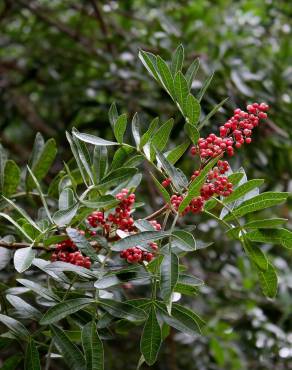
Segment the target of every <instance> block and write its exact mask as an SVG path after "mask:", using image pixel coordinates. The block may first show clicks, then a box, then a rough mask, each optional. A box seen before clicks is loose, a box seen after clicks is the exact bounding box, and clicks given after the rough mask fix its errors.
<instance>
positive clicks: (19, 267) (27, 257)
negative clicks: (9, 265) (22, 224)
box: [14, 246, 35, 272]
mask: <svg viewBox="0 0 292 370" xmlns="http://www.w3.org/2000/svg"><path fill="white" fill-rule="evenodd" d="M34 257H35V251H34V250H33V249H32V246H30V247H27V248H20V249H17V251H16V252H15V253H14V267H15V270H16V271H17V272H23V271H25V270H27V269H28V268H29V267H30V265H31V263H32V261H33V259H34Z"/></svg>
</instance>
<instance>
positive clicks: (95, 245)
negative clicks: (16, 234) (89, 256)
mask: <svg viewBox="0 0 292 370" xmlns="http://www.w3.org/2000/svg"><path fill="white" fill-rule="evenodd" d="M90 245H91V246H92V247H93V248H94V249H95V250H96V251H99V250H100V249H101V248H102V247H101V246H100V245H99V244H98V243H97V242H90ZM30 246H31V243H24V242H21V243H7V242H4V241H3V240H1V241H0V247H2V248H7V249H11V250H16V249H21V248H27V247H30ZM32 248H33V249H37V250H43V251H47V252H50V251H53V250H55V249H56V246H55V245H54V246H52V247H51V246H45V245H43V244H38V245H33V247H32Z"/></svg>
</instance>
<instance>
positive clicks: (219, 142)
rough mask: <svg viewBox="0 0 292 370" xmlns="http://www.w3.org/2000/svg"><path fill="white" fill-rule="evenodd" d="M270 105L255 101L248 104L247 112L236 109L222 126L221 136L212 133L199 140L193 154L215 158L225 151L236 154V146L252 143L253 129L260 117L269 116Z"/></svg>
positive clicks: (192, 150)
mask: <svg viewBox="0 0 292 370" xmlns="http://www.w3.org/2000/svg"><path fill="white" fill-rule="evenodd" d="M268 109H269V106H268V105H267V104H265V103H261V104H258V103H253V104H251V105H248V106H247V112H245V111H243V110H241V109H235V111H234V115H233V117H231V118H230V119H229V120H228V121H227V122H226V123H225V124H224V126H220V136H217V135H215V134H213V133H212V134H210V135H209V136H208V137H207V138H200V139H199V140H198V147H195V146H194V147H192V148H191V153H192V154H193V155H195V154H199V155H200V157H201V158H206V159H207V158H215V157H217V156H219V155H221V154H223V153H225V152H226V153H227V154H228V155H229V156H232V155H233V154H234V147H235V148H240V147H241V146H242V145H243V144H244V143H246V144H250V143H251V141H252V139H251V135H252V130H253V129H254V128H255V127H256V126H258V124H259V121H260V119H265V118H267V113H266V111H267V110H268Z"/></svg>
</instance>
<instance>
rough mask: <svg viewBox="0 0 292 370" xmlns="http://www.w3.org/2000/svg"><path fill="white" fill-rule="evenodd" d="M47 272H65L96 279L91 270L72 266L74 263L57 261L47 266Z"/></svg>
mask: <svg viewBox="0 0 292 370" xmlns="http://www.w3.org/2000/svg"><path fill="white" fill-rule="evenodd" d="M44 270H45V271H53V272H63V271H70V272H74V273H76V274H77V275H79V276H82V277H86V278H88V279H89V278H91V279H96V274H95V273H94V272H92V271H90V270H89V269H87V268H85V267H81V266H76V265H72V263H67V262H62V261H57V262H52V263H49V264H48V265H46V267H45V269H44Z"/></svg>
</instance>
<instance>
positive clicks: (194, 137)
mask: <svg viewBox="0 0 292 370" xmlns="http://www.w3.org/2000/svg"><path fill="white" fill-rule="evenodd" d="M184 129H185V131H186V133H187V135H188V137H189V138H190V139H191V141H192V143H193V144H194V145H197V143H198V140H199V138H200V133H199V131H198V129H197V127H196V126H194V125H192V124H190V123H188V122H187V123H186V124H185V126H184Z"/></svg>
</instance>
